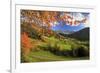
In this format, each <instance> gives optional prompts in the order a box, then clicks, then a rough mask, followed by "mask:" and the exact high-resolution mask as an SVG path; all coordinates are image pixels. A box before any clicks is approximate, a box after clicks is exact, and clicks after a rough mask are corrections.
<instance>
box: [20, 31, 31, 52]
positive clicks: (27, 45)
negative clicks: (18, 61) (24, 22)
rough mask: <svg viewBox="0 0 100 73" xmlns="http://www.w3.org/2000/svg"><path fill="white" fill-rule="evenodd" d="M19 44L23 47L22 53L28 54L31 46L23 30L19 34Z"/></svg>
mask: <svg viewBox="0 0 100 73" xmlns="http://www.w3.org/2000/svg"><path fill="white" fill-rule="evenodd" d="M21 45H22V47H23V49H22V51H23V53H24V54H28V53H29V52H30V49H31V48H32V45H31V42H30V40H29V37H28V34H27V33H25V32H23V33H22V34H21Z"/></svg>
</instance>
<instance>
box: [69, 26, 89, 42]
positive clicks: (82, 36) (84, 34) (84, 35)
mask: <svg viewBox="0 0 100 73" xmlns="http://www.w3.org/2000/svg"><path fill="white" fill-rule="evenodd" d="M89 31H90V29H89V28H88V27H87V28H84V29H82V30H80V31H78V32H75V33H73V34H69V35H67V36H68V37H70V38H75V39H78V40H82V41H86V40H89V34H90V33H89Z"/></svg>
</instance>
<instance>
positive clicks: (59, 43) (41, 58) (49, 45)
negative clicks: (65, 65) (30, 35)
mask: <svg viewBox="0 0 100 73" xmlns="http://www.w3.org/2000/svg"><path fill="white" fill-rule="evenodd" d="M42 39H43V40H38V39H30V40H31V43H32V46H33V47H32V50H31V52H30V53H29V54H28V55H27V56H26V57H25V58H23V57H22V56H21V57H22V62H23V61H24V59H25V60H26V62H47V61H68V60H86V59H89V56H85V57H73V56H64V55H57V54H54V53H52V52H51V51H50V50H51V49H52V50H56V51H58V52H62V51H72V49H78V48H79V47H80V46H82V47H83V48H84V49H86V50H87V51H88V47H87V46H86V44H88V43H89V42H82V41H78V40H75V39H70V38H68V39H57V38H55V37H46V36H43V37H42ZM44 49H45V50H44Z"/></svg>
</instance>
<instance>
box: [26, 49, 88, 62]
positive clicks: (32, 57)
mask: <svg viewBox="0 0 100 73" xmlns="http://www.w3.org/2000/svg"><path fill="white" fill-rule="evenodd" d="M86 59H89V58H88V57H80V58H75V57H66V56H57V55H55V54H53V53H51V52H49V51H44V50H40V51H35V52H31V53H30V54H29V55H28V56H27V60H28V62H48V61H69V60H86Z"/></svg>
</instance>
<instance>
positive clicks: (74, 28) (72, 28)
mask: <svg viewBox="0 0 100 73" xmlns="http://www.w3.org/2000/svg"><path fill="white" fill-rule="evenodd" d="M69 14H70V15H71V16H72V14H73V17H74V18H75V19H76V20H80V19H84V18H86V22H84V23H79V24H78V25H77V26H72V25H70V24H69V25H68V24H67V23H65V22H64V21H57V24H56V25H55V26H52V27H51V29H52V30H54V31H58V30H60V31H67V30H68V31H79V30H81V29H83V28H86V27H89V13H81V12H70V13H69Z"/></svg>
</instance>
